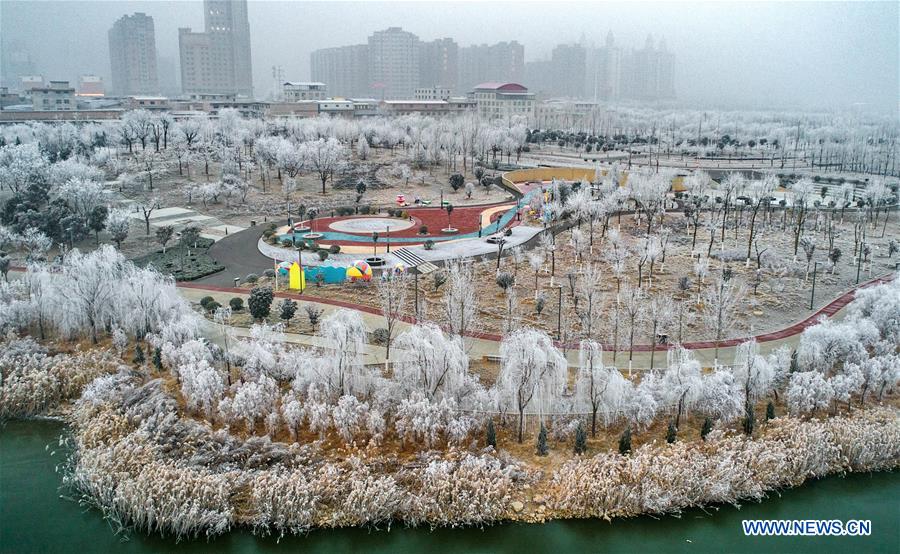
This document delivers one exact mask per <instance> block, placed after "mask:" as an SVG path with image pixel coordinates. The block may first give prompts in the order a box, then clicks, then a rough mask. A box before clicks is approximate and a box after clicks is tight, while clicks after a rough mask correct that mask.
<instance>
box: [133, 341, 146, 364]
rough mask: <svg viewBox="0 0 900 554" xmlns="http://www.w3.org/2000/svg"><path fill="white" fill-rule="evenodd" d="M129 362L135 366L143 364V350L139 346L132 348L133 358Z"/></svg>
mask: <svg viewBox="0 0 900 554" xmlns="http://www.w3.org/2000/svg"><path fill="white" fill-rule="evenodd" d="M131 361H132V362H134V364H135V365H143V364H144V349H143V348H141V345H140V344H138V345H137V346H135V347H134V358H133V359H132V360H131Z"/></svg>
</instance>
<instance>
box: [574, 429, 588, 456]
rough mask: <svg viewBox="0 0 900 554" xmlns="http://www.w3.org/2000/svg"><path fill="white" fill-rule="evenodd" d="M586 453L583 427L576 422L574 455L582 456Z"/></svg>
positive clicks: (585, 435)
mask: <svg viewBox="0 0 900 554" xmlns="http://www.w3.org/2000/svg"><path fill="white" fill-rule="evenodd" d="M585 452H587V433H585V432H584V426H583V425H582V424H581V422H580V421H579V422H578V427H576V428H575V453H576V454H584V453H585Z"/></svg>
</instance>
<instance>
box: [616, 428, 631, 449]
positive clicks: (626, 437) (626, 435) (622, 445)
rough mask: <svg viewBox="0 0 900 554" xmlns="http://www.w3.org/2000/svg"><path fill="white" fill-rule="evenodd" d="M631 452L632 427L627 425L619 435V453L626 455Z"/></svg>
mask: <svg viewBox="0 0 900 554" xmlns="http://www.w3.org/2000/svg"><path fill="white" fill-rule="evenodd" d="M629 452H631V428H630V427H626V428H625V431H624V432H623V433H622V436H621V437H619V454H621V455H623V456H625V455H626V454H628V453H629Z"/></svg>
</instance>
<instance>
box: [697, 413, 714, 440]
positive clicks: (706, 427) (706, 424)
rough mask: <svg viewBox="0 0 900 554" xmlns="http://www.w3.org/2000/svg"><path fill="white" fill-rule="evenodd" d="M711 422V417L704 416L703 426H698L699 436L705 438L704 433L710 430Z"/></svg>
mask: <svg viewBox="0 0 900 554" xmlns="http://www.w3.org/2000/svg"><path fill="white" fill-rule="evenodd" d="M712 427H713V423H712V419H711V418H708V417H707V418H706V419H704V420H703V427H701V428H700V438H701V439H703V440H706V435H708V434H709V432H710V431H712Z"/></svg>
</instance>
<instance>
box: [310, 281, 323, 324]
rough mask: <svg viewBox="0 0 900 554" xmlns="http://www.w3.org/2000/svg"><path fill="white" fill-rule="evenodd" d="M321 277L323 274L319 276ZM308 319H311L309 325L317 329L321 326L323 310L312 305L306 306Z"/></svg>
mask: <svg viewBox="0 0 900 554" xmlns="http://www.w3.org/2000/svg"><path fill="white" fill-rule="evenodd" d="M319 275H321V273H320V274H319ZM306 317H308V318H309V324H310V325H312V326H313V328H315V327H316V325H318V324H319V318H320V317H322V308H317V307H315V306H313V305H312V304H307V305H306Z"/></svg>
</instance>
